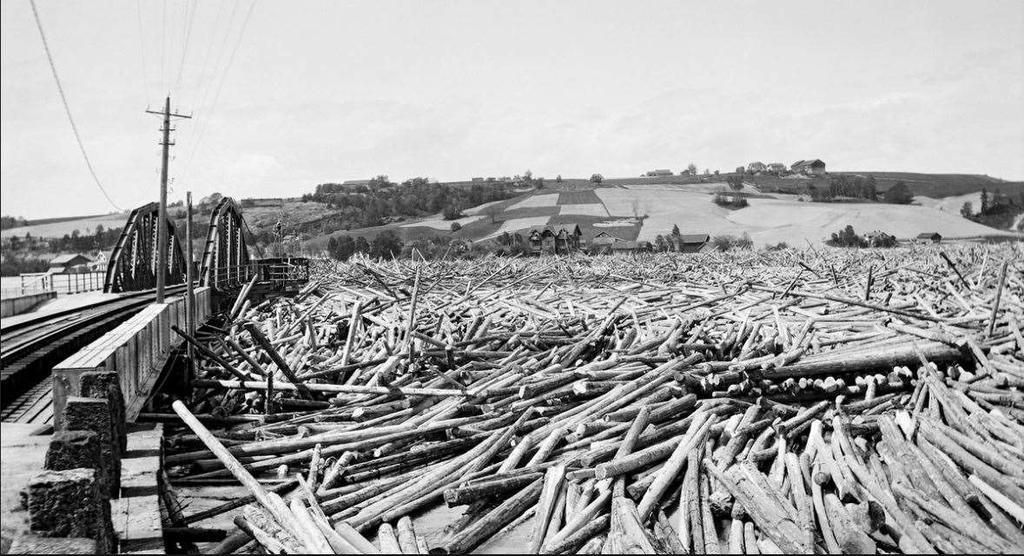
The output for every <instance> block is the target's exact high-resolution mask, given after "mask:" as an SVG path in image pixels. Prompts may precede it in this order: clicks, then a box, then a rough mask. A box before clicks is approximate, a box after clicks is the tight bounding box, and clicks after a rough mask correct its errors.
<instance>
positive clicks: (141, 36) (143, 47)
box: [135, 0, 149, 101]
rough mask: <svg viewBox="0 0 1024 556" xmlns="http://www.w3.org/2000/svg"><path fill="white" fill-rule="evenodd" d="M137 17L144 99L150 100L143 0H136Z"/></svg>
mask: <svg viewBox="0 0 1024 556" xmlns="http://www.w3.org/2000/svg"><path fill="white" fill-rule="evenodd" d="M135 15H136V20H137V21H138V23H139V58H140V59H141V61H142V98H143V101H145V99H148V98H149V66H148V65H146V44H145V40H144V37H145V33H143V32H142V0H135Z"/></svg>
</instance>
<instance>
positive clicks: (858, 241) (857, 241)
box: [825, 225, 868, 247]
mask: <svg viewBox="0 0 1024 556" xmlns="http://www.w3.org/2000/svg"><path fill="white" fill-rule="evenodd" d="M825 243H826V244H827V245H831V246H833V247H867V246H868V242H867V241H866V240H865V239H864V238H862V237H860V236H859V235H857V233H856V232H855V231H853V226H850V225H847V226H846V227H845V228H843V229H842V230H839V231H838V232H835V233H833V234H832V237H831V238H829V240H828V241H826V242H825Z"/></svg>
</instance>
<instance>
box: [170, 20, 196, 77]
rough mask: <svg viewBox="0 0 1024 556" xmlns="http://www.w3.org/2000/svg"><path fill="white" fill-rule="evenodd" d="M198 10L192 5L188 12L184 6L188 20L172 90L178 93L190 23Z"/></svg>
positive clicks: (190, 36) (188, 39)
mask: <svg viewBox="0 0 1024 556" xmlns="http://www.w3.org/2000/svg"><path fill="white" fill-rule="evenodd" d="M197 9H199V4H198V3H193V4H192V9H191V10H189V8H188V3H187V2H186V4H185V13H186V16H187V18H188V22H187V23H186V24H185V41H184V45H183V46H182V48H181V63H180V64H179V65H178V78H177V79H176V80H175V83H174V89H175V91H178V89H180V88H181V72H182V71H183V70H184V69H185V58H186V56H187V55H188V45H189V41H190V39H191V38H192V21H193V20H194V19H195V17H196V10H197Z"/></svg>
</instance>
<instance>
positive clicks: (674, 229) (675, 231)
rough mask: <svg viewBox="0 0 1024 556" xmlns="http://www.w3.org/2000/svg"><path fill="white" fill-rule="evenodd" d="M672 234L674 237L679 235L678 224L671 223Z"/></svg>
mask: <svg viewBox="0 0 1024 556" xmlns="http://www.w3.org/2000/svg"><path fill="white" fill-rule="evenodd" d="M672 235H674V236H676V237H679V235H680V233H679V224H673V225H672Z"/></svg>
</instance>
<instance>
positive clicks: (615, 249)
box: [612, 241, 652, 253]
mask: <svg viewBox="0 0 1024 556" xmlns="http://www.w3.org/2000/svg"><path fill="white" fill-rule="evenodd" d="M651 250H652V249H651V242H649V241H617V242H615V243H613V244H612V253H639V252H645V251H651Z"/></svg>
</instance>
